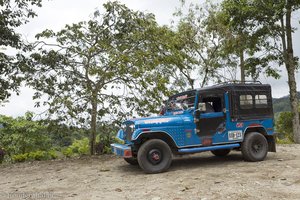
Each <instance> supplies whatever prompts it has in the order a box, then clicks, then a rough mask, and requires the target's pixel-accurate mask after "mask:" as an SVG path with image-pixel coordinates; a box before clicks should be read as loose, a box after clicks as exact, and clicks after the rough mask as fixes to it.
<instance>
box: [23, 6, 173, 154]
mask: <svg viewBox="0 0 300 200" xmlns="http://www.w3.org/2000/svg"><path fill="white" fill-rule="evenodd" d="M103 6H104V8H105V12H104V13H103V14H100V12H99V11H97V12H95V13H94V18H93V19H91V20H89V21H84V22H79V23H76V24H72V25H66V27H65V28H64V29H62V30H61V31H59V32H57V33H55V32H53V31H51V30H45V31H43V32H42V33H41V34H38V35H37V38H38V39H39V42H38V43H37V44H36V48H37V52H36V53H33V54H32V55H31V58H32V62H31V65H32V66H35V70H34V71H32V73H28V74H27V78H28V81H29V84H30V85H31V86H33V87H34V88H35V89H36V90H37V92H36V93H35V96H34V98H35V99H38V98H40V97H42V95H43V94H47V97H48V99H47V100H46V101H45V102H44V104H45V105H48V106H49V108H50V109H49V114H50V115H51V114H52V115H53V114H54V115H55V116H56V117H57V118H59V119H62V120H70V119H71V120H72V121H73V123H74V125H77V126H81V127H84V126H88V127H89V128H90V148H91V149H90V153H91V154H94V150H95V136H96V129H97V121H99V120H100V121H107V120H111V115H114V116H116V115H117V116H120V117H125V115H126V113H130V115H132V114H133V113H137V114H138V115H140V116H141V115H145V114H146V113H149V112H153V111H154V110H155V109H157V107H158V105H159V104H160V103H161V100H162V99H161V97H162V96H163V95H164V94H167V93H168V91H167V88H166V84H167V83H168V78H167V77H166V76H165V75H164V73H162V71H161V70H162V69H164V66H163V64H164V60H165V57H166V54H165V52H166V50H165V43H164V42H163V40H164V35H165V34H167V33H169V30H168V28H166V27H159V26H158V25H157V23H156V22H155V18H154V16H153V15H152V14H144V13H142V12H135V11H132V10H130V9H128V8H127V7H126V6H124V5H121V4H119V3H117V2H109V3H106V4H104V5H103ZM42 39H43V40H42ZM47 39H54V40H55V41H56V43H54V44H50V43H47V41H46V40H47ZM39 103H40V102H37V106H38V105H39Z"/></svg>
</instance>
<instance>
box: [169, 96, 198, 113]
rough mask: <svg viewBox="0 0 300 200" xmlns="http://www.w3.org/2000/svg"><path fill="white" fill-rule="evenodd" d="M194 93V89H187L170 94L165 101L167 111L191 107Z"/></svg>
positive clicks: (193, 101)
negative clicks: (187, 90) (186, 90)
mask: <svg viewBox="0 0 300 200" xmlns="http://www.w3.org/2000/svg"><path fill="white" fill-rule="evenodd" d="M195 94H196V92H195V91H189V92H184V93H180V94H177V95H174V96H171V97H170V98H169V100H168V101H167V105H166V107H167V111H173V110H188V109H193V108H194V103H195Z"/></svg>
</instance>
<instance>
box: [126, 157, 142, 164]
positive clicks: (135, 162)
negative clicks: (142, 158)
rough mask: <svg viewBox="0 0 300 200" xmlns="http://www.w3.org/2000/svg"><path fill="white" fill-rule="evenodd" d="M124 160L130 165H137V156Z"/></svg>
mask: <svg viewBox="0 0 300 200" xmlns="http://www.w3.org/2000/svg"><path fill="white" fill-rule="evenodd" d="M124 160H125V161H126V162H127V163H129V164H131V165H138V164H139V163H138V161H137V158H124Z"/></svg>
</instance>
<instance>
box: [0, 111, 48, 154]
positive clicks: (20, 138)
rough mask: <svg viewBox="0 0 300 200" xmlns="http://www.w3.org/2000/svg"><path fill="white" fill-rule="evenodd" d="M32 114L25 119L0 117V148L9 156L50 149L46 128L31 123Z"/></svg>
mask: <svg viewBox="0 0 300 200" xmlns="http://www.w3.org/2000/svg"><path fill="white" fill-rule="evenodd" d="M30 116H32V114H30V113H27V114H26V117H17V118H15V119H14V118H12V117H7V116H3V115H0V124H2V126H3V128H1V129H0V138H1V140H0V146H1V147H2V148H3V149H4V150H5V152H6V153H7V154H8V155H9V156H12V155H16V154H25V153H28V152H32V151H37V150H48V149H49V148H50V147H51V142H50V138H49V136H48V134H47V132H46V127H45V126H43V125H41V124H40V123H38V122H36V121H32V120H31V117H30Z"/></svg>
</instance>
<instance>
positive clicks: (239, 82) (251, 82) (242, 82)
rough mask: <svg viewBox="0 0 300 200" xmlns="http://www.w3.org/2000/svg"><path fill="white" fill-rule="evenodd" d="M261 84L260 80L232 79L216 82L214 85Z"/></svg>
mask: <svg viewBox="0 0 300 200" xmlns="http://www.w3.org/2000/svg"><path fill="white" fill-rule="evenodd" d="M237 83H238V84H260V85H261V84H262V83H261V82H260V81H238V80H234V81H226V82H221V83H218V84H216V85H226V84H237Z"/></svg>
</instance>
